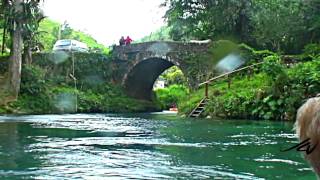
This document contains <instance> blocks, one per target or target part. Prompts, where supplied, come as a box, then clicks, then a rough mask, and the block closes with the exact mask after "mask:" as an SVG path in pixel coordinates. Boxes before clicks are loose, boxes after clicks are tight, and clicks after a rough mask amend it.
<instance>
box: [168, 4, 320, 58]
mask: <svg viewBox="0 0 320 180" xmlns="http://www.w3.org/2000/svg"><path fill="white" fill-rule="evenodd" d="M162 6H166V7H168V10H167V12H166V15H165V18H166V20H167V22H168V26H169V27H171V29H172V30H171V32H170V35H171V37H172V39H174V40H187V39H192V38H194V39H213V40H219V39H231V40H235V41H238V42H245V43H248V44H250V45H251V46H255V47H258V48H267V49H270V50H276V51H278V52H281V51H283V52H289V53H298V52H300V50H301V49H302V48H303V47H304V46H305V45H306V44H308V43H319V41H320V13H319V12H320V0H308V1H303V0H165V1H164V3H163V4H162Z"/></svg>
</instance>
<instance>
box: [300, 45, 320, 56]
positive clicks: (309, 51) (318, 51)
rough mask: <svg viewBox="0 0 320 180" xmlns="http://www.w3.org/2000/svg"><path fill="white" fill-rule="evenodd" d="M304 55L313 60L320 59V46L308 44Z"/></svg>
mask: <svg viewBox="0 0 320 180" xmlns="http://www.w3.org/2000/svg"><path fill="white" fill-rule="evenodd" d="M303 51H304V54H305V55H307V56H309V57H311V58H312V59H315V58H318V57H320V44H308V45H306V46H305V47H304V49H303Z"/></svg>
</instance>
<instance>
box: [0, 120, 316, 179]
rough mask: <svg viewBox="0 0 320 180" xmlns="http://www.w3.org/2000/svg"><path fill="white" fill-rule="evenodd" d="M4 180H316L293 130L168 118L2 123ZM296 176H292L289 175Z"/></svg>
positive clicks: (0, 154) (0, 151) (263, 124)
mask: <svg viewBox="0 0 320 180" xmlns="http://www.w3.org/2000/svg"><path fill="white" fill-rule="evenodd" d="M1 120H2V121H4V122H0V179H14V178H18V179H19V177H22V178H25V179H30V178H31V179H57V178H58V179H59V178H60V179H104V178H113V179H176V178H184V179H214V178H220V179H264V178H266V179H283V178H286V179H288V178H289V179H295V178H297V177H303V178H304V179H306V178H307V179H315V177H314V175H313V173H312V172H311V169H310V168H308V165H307V164H306V163H305V162H304V161H303V159H302V158H301V157H300V155H299V154H298V153H296V152H286V153H281V152H280V149H281V148H282V149H283V147H286V146H288V147H290V146H291V145H293V144H295V143H296V138H295V136H294V135H293V134H292V132H291V125H292V124H284V123H273V122H250V121H206V120H199V121H190V120H180V119H179V120H177V119H176V118H175V117H168V116H163V115H156V116H154V115H148V114H147V115H141V114H140V115H125V116H119V115H103V114H97V115H82V114H80V115H61V116H60V115H57V116H23V117H17V118H13V117H10V118H5V117H2V118H1V117H0V121H1ZM289 172H290V173H289Z"/></svg>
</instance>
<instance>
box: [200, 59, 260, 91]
mask: <svg viewBox="0 0 320 180" xmlns="http://www.w3.org/2000/svg"><path fill="white" fill-rule="evenodd" d="M263 63H264V62H260V63H256V64H253V65H250V66H246V67H242V68H239V69H236V70H234V71H231V72H227V73H224V74H221V75H219V76H216V77H213V78H211V79H209V80H207V81H205V82H203V83H200V84H199V85H198V86H199V87H201V86H203V85H204V86H205V97H208V96H209V85H210V84H211V83H212V82H214V81H216V80H218V79H221V78H224V77H227V78H228V87H229V88H230V85H231V79H230V75H232V74H235V73H238V72H241V71H244V70H248V69H249V70H250V71H252V69H253V67H255V66H258V65H261V64H263Z"/></svg>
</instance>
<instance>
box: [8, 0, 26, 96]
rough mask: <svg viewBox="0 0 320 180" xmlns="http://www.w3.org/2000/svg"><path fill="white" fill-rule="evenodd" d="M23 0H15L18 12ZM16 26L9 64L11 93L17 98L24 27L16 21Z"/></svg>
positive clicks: (20, 9)
mask: <svg viewBox="0 0 320 180" xmlns="http://www.w3.org/2000/svg"><path fill="white" fill-rule="evenodd" d="M21 3H22V0H15V1H14V7H15V10H16V12H15V13H19V12H21V11H22V6H21ZM14 23H15V28H14V30H13V33H12V42H13V45H12V50H11V56H10V64H9V87H8V88H9V89H8V91H9V93H10V95H11V96H12V97H13V98H14V99H13V100H16V99H17V98H18V94H19V91H20V82H21V62H22V51H23V41H22V29H21V23H20V22H19V21H15V22H14Z"/></svg>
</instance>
